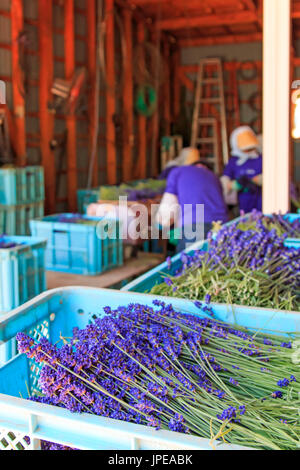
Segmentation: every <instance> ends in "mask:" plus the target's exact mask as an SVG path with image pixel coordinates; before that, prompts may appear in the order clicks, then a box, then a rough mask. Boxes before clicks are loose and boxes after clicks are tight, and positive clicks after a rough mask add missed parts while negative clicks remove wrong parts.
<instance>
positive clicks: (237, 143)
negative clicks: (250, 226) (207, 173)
mask: <svg viewBox="0 0 300 470" xmlns="http://www.w3.org/2000/svg"><path fill="white" fill-rule="evenodd" d="M230 143H231V155H232V157H231V159H230V160H229V163H228V164H227V166H226V168H225V170H224V176H223V177H222V179H221V180H222V184H223V188H224V194H225V199H226V201H227V202H228V203H229V199H232V196H233V197H234V194H235V195H236V194H237V196H238V197H237V199H238V201H235V202H238V203H239V206H240V211H241V212H244V213H248V212H251V211H252V210H253V209H257V210H258V211H261V210H262V169H263V164H262V155H261V152H260V143H259V140H258V138H257V136H256V135H255V133H254V132H253V130H252V129H251V128H250V127H248V126H242V127H238V128H237V129H236V130H235V131H234V132H233V133H232V135H231V138H230Z"/></svg>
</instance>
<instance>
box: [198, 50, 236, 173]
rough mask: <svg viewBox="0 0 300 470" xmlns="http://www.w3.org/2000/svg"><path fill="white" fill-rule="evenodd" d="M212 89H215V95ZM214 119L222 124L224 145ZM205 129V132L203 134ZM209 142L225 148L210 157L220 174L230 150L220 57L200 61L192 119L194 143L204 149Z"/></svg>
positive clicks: (218, 123)
mask: <svg viewBox="0 0 300 470" xmlns="http://www.w3.org/2000/svg"><path fill="white" fill-rule="evenodd" d="M211 90H213V94H212V93H211ZM212 119H215V120H216V123H217V125H218V126H219V127H220V134H221V146H220V145H219V143H218V142H217V140H218V141H219V132H217V133H216V129H217V126H216V123H215V122H212ZM209 128H210V129H211V130H210V131H209ZM204 129H205V131H206V132H205V136H204V137H202V136H203V130H204ZM211 131H213V134H212V133H211ZM208 139H209V141H208ZM209 144H211V145H213V149H216V148H217V147H221V148H222V158H220V157H219V156H218V155H215V154H214V153H213V154H212V157H211V158H210V161H211V163H213V165H214V167H215V170H216V171H217V172H218V173H220V171H221V170H222V168H221V167H222V165H223V164H224V165H225V164H226V163H227V162H228V159H229V150H228V135H227V122H226V109H225V93H224V78H223V67H222V62H221V60H220V59H217V58H216V59H215V58H212V59H203V60H201V61H200V63H199V69H198V76H197V87H196V97H195V106H194V114H193V122H192V139H191V146H192V147H198V148H200V151H201V147H202V146H203V145H206V146H207V145H209Z"/></svg>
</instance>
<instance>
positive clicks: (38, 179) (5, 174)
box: [0, 166, 45, 206]
mask: <svg viewBox="0 0 300 470" xmlns="http://www.w3.org/2000/svg"><path fill="white" fill-rule="evenodd" d="M44 199H45V189H44V170H43V167H41V166H27V167H24V168H5V169H0V204H3V205H11V206H12V205H14V206H16V205H20V204H31V203H34V202H41V201H43V200H44Z"/></svg>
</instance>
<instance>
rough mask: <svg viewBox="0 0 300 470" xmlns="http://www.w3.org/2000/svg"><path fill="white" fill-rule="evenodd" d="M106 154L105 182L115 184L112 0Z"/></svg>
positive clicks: (109, 1)
mask: <svg viewBox="0 0 300 470" xmlns="http://www.w3.org/2000/svg"><path fill="white" fill-rule="evenodd" d="M105 18H106V45H105V49H106V82H107V84H108V88H107V91H106V134H107V141H106V154H107V182H108V184H116V181H117V152H116V130H115V125H114V115H115V112H116V99H115V28H114V26H115V22H114V0H106V4H105Z"/></svg>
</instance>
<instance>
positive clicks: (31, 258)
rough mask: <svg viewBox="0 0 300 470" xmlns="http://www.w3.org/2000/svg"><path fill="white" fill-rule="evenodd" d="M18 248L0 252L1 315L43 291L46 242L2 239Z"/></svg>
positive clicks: (28, 239)
mask: <svg viewBox="0 0 300 470" xmlns="http://www.w3.org/2000/svg"><path fill="white" fill-rule="evenodd" d="M0 241H1V242H2V241H5V242H7V243H11V242H12V243H16V244H19V246H17V247H14V248H8V249H1V248H0V313H3V312H8V311H10V310H12V309H14V308H16V307H18V306H19V305H22V304H23V303H25V302H27V301H28V300H30V299H32V298H33V297H35V296H37V295H38V294H40V293H41V292H43V291H44V290H45V289H46V277H45V250H46V244H47V242H46V241H45V240H42V239H37V238H31V237H6V236H5V237H1V238H0Z"/></svg>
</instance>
